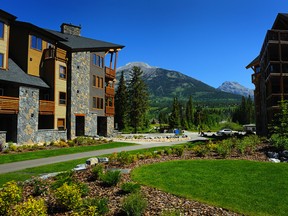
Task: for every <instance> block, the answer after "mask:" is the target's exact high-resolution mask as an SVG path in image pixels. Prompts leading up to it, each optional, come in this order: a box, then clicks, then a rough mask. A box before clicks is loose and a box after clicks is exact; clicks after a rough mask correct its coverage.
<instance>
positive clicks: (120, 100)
mask: <svg viewBox="0 0 288 216" xmlns="http://www.w3.org/2000/svg"><path fill="white" fill-rule="evenodd" d="M127 100H128V92H127V87H126V83H125V79H124V73H123V71H122V73H121V77H120V80H119V85H118V89H117V91H116V93H115V122H116V123H118V128H119V130H123V129H124V128H126V127H127V123H128V119H127V118H128V109H127V108H128V101H127Z"/></svg>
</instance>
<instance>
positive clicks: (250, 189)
mask: <svg viewBox="0 0 288 216" xmlns="http://www.w3.org/2000/svg"><path fill="white" fill-rule="evenodd" d="M132 178H133V180H134V181H137V182H139V183H141V184H145V185H148V186H152V187H157V188H159V189H161V190H163V191H166V192H168V193H172V194H176V195H179V196H182V197H186V198H189V199H193V200H197V201H200V202H204V203H207V204H211V205H215V206H219V207H222V208H227V209H230V210H232V211H235V212H239V213H241V214H245V215H287V212H288V205H287V202H288V184H287V179H288V169H287V164H274V163H267V162H253V161H244V160H190V161H170V162H164V163H156V164H151V165H146V166H142V167H139V168H136V169H135V170H134V171H133V172H132Z"/></svg>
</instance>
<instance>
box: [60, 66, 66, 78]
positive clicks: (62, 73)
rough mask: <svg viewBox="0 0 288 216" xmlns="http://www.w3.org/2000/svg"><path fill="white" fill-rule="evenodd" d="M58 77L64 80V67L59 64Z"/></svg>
mask: <svg viewBox="0 0 288 216" xmlns="http://www.w3.org/2000/svg"><path fill="white" fill-rule="evenodd" d="M59 78H60V79H65V80H66V67H64V66H62V65H60V67H59Z"/></svg>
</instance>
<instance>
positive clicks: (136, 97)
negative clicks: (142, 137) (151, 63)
mask: <svg viewBox="0 0 288 216" xmlns="http://www.w3.org/2000/svg"><path fill="white" fill-rule="evenodd" d="M130 73H131V80H130V82H129V85H128V94H129V119H130V125H131V126H132V127H133V129H134V132H135V133H137V131H138V127H142V126H143V124H144V121H145V116H146V112H147V111H148V109H149V101H148V99H149V94H148V88H147V86H146V84H145V83H144V81H143V80H142V77H141V76H142V74H143V71H141V69H140V68H139V67H136V66H134V67H133V68H132V70H131V71H130Z"/></svg>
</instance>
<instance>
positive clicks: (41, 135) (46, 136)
mask: <svg viewBox="0 0 288 216" xmlns="http://www.w3.org/2000/svg"><path fill="white" fill-rule="evenodd" d="M36 134H37V135H36V137H35V141H36V143H44V142H51V141H57V140H60V139H63V140H67V131H66V130H63V131H59V130H53V129H43V130H38V131H37V133H36Z"/></svg>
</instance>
